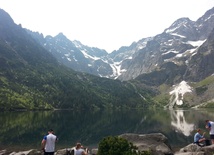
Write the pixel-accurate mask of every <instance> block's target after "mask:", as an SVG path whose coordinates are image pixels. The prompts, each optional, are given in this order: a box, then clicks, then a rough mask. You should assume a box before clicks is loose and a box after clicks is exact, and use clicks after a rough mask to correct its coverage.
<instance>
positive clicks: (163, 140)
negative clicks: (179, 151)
mask: <svg viewBox="0 0 214 155" xmlns="http://www.w3.org/2000/svg"><path fill="white" fill-rule="evenodd" d="M120 137H122V138H125V139H126V140H128V141H129V142H132V143H133V144H134V145H135V146H137V147H138V150H139V151H150V152H151V153H152V154H153V155H173V152H172V149H171V146H170V145H169V143H168V138H167V137H166V136H164V135H163V134H161V133H153V134H133V133H126V134H122V135H120Z"/></svg>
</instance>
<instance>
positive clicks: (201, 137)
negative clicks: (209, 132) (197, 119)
mask: <svg viewBox="0 0 214 155" xmlns="http://www.w3.org/2000/svg"><path fill="white" fill-rule="evenodd" d="M205 133H206V132H204V133H203V135H201V130H200V129H197V132H196V133H195V135H194V143H195V144H197V145H199V146H205V144H204V142H205V141H206V138H204V135H205Z"/></svg>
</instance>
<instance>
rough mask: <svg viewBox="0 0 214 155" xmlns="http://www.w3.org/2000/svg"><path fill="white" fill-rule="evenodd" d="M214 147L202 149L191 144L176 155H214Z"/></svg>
mask: <svg viewBox="0 0 214 155" xmlns="http://www.w3.org/2000/svg"><path fill="white" fill-rule="evenodd" d="M213 152H214V145H210V146H204V147H200V146H198V145H196V144H189V145H187V146H185V147H183V148H181V149H180V150H179V151H178V152H176V153H175V155H213Z"/></svg>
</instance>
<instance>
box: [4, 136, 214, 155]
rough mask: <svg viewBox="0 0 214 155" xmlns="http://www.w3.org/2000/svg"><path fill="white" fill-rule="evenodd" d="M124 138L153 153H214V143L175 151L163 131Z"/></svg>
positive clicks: (7, 154) (61, 154) (37, 154)
mask: <svg viewBox="0 0 214 155" xmlns="http://www.w3.org/2000/svg"><path fill="white" fill-rule="evenodd" d="M119 136H120V137H122V138H125V139H127V140H128V141H129V142H132V143H133V144H134V145H135V146H137V147H138V150H140V151H150V152H151V153H152V155H213V153H214V145H210V146H205V147H200V146H198V145H196V144H193V143H192V144H189V145H187V146H185V147H183V148H181V149H179V150H178V151H176V152H173V150H172V149H171V146H170V144H169V143H168V138H167V137H166V136H165V135H163V134H161V133H153V134H132V133H126V134H122V135H119ZM70 149H72V148H66V149H61V150H57V151H56V152H55V155H69V154H68V153H69V150H70ZM97 150H98V149H96V148H95V149H91V150H90V152H89V153H88V155H96V153H97ZM41 154H42V151H41V150H35V149H32V150H28V151H20V152H12V151H7V150H1V151H0V155H41Z"/></svg>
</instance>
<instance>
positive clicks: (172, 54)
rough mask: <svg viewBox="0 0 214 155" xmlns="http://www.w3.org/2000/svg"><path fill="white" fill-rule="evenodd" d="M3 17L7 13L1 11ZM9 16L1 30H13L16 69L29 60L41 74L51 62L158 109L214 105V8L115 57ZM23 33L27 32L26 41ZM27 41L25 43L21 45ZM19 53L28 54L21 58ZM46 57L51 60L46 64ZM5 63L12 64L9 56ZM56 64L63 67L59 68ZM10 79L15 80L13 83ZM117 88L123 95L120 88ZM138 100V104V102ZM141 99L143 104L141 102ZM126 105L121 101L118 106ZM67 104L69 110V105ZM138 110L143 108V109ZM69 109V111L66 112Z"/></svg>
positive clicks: (7, 43)
mask: <svg viewBox="0 0 214 155" xmlns="http://www.w3.org/2000/svg"><path fill="white" fill-rule="evenodd" d="M0 14H2V15H4V14H6V13H5V12H4V11H3V10H1V13H0ZM5 16H6V15H5ZM5 16H4V17H1V23H0V24H1V25H2V26H1V27H3V26H4V25H5V23H7V24H8V25H5V29H3V28H1V29H0V31H1V32H0V36H1V40H3V42H2V46H3V47H5V48H6V47H7V46H9V47H10V48H11V46H12V48H11V50H14V48H15V50H14V51H16V52H15V53H16V55H14V54H15V53H13V54H10V56H9V55H8V57H7V60H8V61H9V62H11V63H14V60H15V62H16V63H17V64H14V66H17V65H19V66H21V65H25V64H26V63H25V61H26V58H29V59H28V61H29V60H30V62H27V63H33V62H34V63H35V64H37V65H35V64H32V66H31V67H34V68H35V69H38V66H39V67H41V66H44V65H43V63H46V64H48V66H49V67H52V68H58V69H59V70H60V71H62V69H61V68H65V71H63V73H65V74H68V73H70V70H71V72H72V73H75V74H76V75H78V74H80V75H81V76H83V75H84V76H89V77H93V79H96V80H95V81H96V82H95V81H94V82H95V83H97V81H102V80H104V81H106V80H108V81H109V83H111V84H110V85H111V86H114V88H116V85H114V84H113V83H115V82H116V83H119V84H121V85H123V86H125V88H126V89H132V92H135V93H136V94H138V97H139V96H141V100H142V98H143V100H144V102H145V101H149V102H150V103H151V105H154V104H157V105H161V106H166V107H170V108H173V107H196V106H201V107H212V106H213V97H214V95H212V92H213V89H214V87H213V84H214V78H213V76H212V75H213V73H214V61H213V60H214V55H213V54H214V8H212V9H210V10H208V11H207V12H205V14H204V15H203V16H202V17H200V18H199V19H198V20H197V21H191V20H190V19H189V18H180V19H178V20H176V21H175V22H174V23H172V25H171V26H170V27H168V28H166V29H165V30H164V31H163V32H162V33H161V34H157V35H156V36H152V37H148V38H142V39H141V40H139V41H138V42H133V43H132V44H131V45H130V46H123V47H121V48H120V49H119V50H115V51H113V52H111V53H107V52H106V51H105V50H103V49H99V48H95V47H89V46H86V45H83V44H82V43H81V42H80V41H76V40H75V41H71V40H69V39H68V38H67V37H66V36H65V35H64V34H63V33H59V34H58V35H57V36H55V37H52V36H46V37H44V36H43V34H42V33H39V32H33V31H31V30H28V29H23V28H22V27H21V25H16V24H15V23H14V22H13V20H12V19H11V18H10V17H9V15H8V16H7V18H6V17H5ZM15 29H19V30H17V31H18V33H16V32H15ZM12 32H13V33H12ZM10 33H11V34H10ZM19 33H23V34H24V38H25V39H26V40H24V39H23V38H22V37H21V36H22V35H20V34H19ZM2 36H3V37H2ZM5 36H6V37H5ZM9 39H10V40H9ZM16 39H17V41H16ZM8 40H9V41H8ZM21 40H22V42H20V41H21ZM11 42H12V43H11ZM13 42H14V43H13ZM30 43H33V44H35V45H34V46H35V49H36V48H37V49H41V50H42V51H43V52H40V53H39V51H38V52H33V54H31V53H30V51H33V50H35V49H33V47H32V46H30ZM19 46H20V47H19ZM9 47H7V48H9ZM16 48H21V49H16ZM30 48H32V49H30ZM4 50H5V51H7V50H9V49H4ZM18 51H20V52H21V54H23V55H20V53H18V54H17V52H18ZM44 51H45V52H44ZM8 53H9V52H7V54H8ZM41 53H42V54H44V56H43V55H42V56H41V57H42V58H41V59H39V60H38V59H37V58H36V56H38V54H41ZM35 55H36V56H35ZM16 56H17V57H16ZM23 57H24V58H23ZM46 58H48V59H47V60H46ZM2 59H6V58H5V56H4V55H3V56H2ZM22 59H24V60H22ZM49 59H51V60H49ZM17 60H19V61H17ZM4 61H5V60H4ZM4 61H2V62H4ZM36 61H39V62H36ZM2 62H0V63H2ZM40 62H41V63H40ZM55 65H56V66H57V67H54V66H55ZM1 66H5V68H2V67H1V68H2V70H3V71H4V70H8V66H7V65H6V63H3V65H1ZM9 67H11V66H9ZM69 68H70V69H69ZM45 70H46V69H45ZM68 70H69V71H68ZM10 74H13V72H12V73H10ZM80 75H79V76H80ZM13 76H14V75H13ZM63 77H64V76H63ZM7 80H9V81H10V79H8V78H7ZM2 81H4V80H2ZM81 82H82V81H81ZM90 82H91V81H90ZM38 83H39V81H38ZM101 83H102V82H101ZM44 84H45V83H44ZM95 85H96V87H95V88H94V89H96V88H97V87H99V88H100V89H103V87H102V86H100V85H99V84H95ZM127 85H129V86H127ZM88 88H90V87H88ZM104 89H105V88H104ZM108 89H112V88H111V87H109V88H108ZM117 89H118V90H119V88H117ZM136 90H137V91H136ZM57 91H61V90H57ZM120 91H125V89H124V88H122V89H121V90H120ZM98 92H99V91H98ZM98 92H97V91H95V94H96V95H97V93H98ZM112 92H113V94H112V95H113V96H115V94H114V93H115V91H112ZM132 92H131V93H128V92H127V94H129V95H130V94H132ZM142 92H143V93H145V92H146V93H145V94H143V93H142ZM104 94H105V93H102V94H100V95H99V96H102V95H104ZM123 95H124V94H123ZM136 96H137V95H136ZM136 96H135V97H136ZM117 97H118V98H119V99H120V100H121V98H123V97H124V96H118V95H117ZM135 97H132V99H133V98H134V99H137V98H138V97H136V98H135ZM102 98H103V97H102ZM139 100H140V99H139ZM139 100H138V99H137V101H139ZM129 101H130V98H129ZM107 102H108V101H106V104H107ZM153 103H154V104H153ZM112 104H113V105H114V103H112V102H111V104H110V105H112ZM122 104H123V103H122V102H120V103H119V104H118V105H122ZM147 104H148V102H147ZM63 105H64V104H63ZM65 105H66V106H67V104H65ZM136 105H138V106H139V104H135V106H136ZM66 106H63V107H64V108H66ZM94 106H95V105H94ZM96 106H97V105H96ZM127 106H129V107H133V106H131V103H130V105H129V103H127ZM54 107H56V106H54ZM69 107H70V106H69ZM98 107H100V105H99V106H98Z"/></svg>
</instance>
